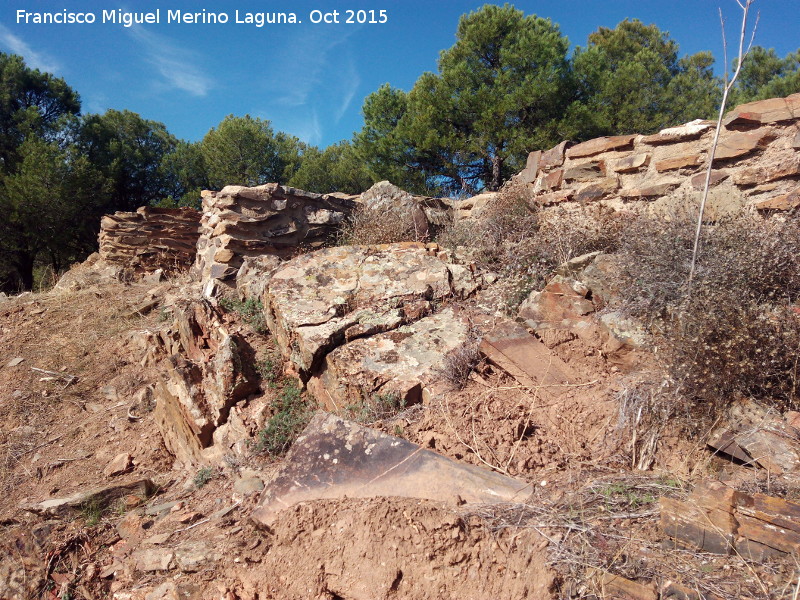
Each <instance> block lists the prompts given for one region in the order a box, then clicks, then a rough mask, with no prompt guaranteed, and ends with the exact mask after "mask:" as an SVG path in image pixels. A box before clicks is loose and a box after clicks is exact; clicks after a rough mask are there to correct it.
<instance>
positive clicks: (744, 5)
mask: <svg viewBox="0 0 800 600" xmlns="http://www.w3.org/2000/svg"><path fill="white" fill-rule="evenodd" d="M753 2H755V0H744V1H742V0H736V3H737V4H738V5H739V7H740V8H741V9H742V29H741V31H740V33H739V59H738V60H737V62H736V71H735V72H734V73H733V77H731V78H730V80H729V79H728V42H727V40H726V38H725V19H724V18H723V16H722V9H721V8H720V9H719V21H720V26H721V27H722V51H723V60H724V61H725V76H724V77H725V79H724V88H723V91H722V102H720V106H719V115H718V116H717V128H716V131H715V132H714V141H713V142H712V144H711V150H709V153H708V168H707V169H706V180H705V185H704V186H703V197H702V199H701V200H700V210H699V212H698V215H697V230H696V232H695V236H694V248H693V249H692V264H691V266H690V267H689V285H691V283H692V280H693V279H694V271H695V267H696V265H697V254H698V251H699V249H700V234H701V232H702V228H703V213H704V212H705V208H706V201H707V200H708V188H709V187H710V184H711V171H712V168H713V165H714V155H715V154H716V151H717V143H718V142H719V132H720V129H722V117H723V115H724V114H725V105H726V104H727V102H728V94H729V93H730V91H731V89H733V84H734V83H735V82H736V79H737V77H739V73H740V72H741V70H742V63H743V62H744V59H745V58H746V57H747V55H748V54H749V53H750V48H752V46H753V40H754V39H755V37H756V28H757V27H758V18H759V16H760V15H759V13H756V22H755V24H754V25H753V31H752V33H751V35H750V43H749V44H748V45H747V49H746V50H745V48H744V41H745V38H746V37H747V17H748V14H749V12H750V5H751V4H753Z"/></svg>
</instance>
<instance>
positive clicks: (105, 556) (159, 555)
mask: <svg viewBox="0 0 800 600" xmlns="http://www.w3.org/2000/svg"><path fill="white" fill-rule="evenodd" d="M198 294H199V289H197V287H196V286H193V285H192V284H190V283H189V282H187V281H184V280H171V281H166V282H160V283H98V284H96V285H89V286H88V287H85V288H83V289H78V290H73V291H69V292H49V293H43V294H27V295H23V296H20V297H17V298H14V299H11V300H9V301H6V302H4V303H2V304H0V491H1V492H2V494H3V499H4V501H3V502H2V503H0V598H9V599H11V598H14V599H17V598H20V599H22V598H25V599H27V598H30V599H34V598H36V599H39V598H46V599H55V598H58V599H60V600H66V599H67V598H69V599H76V598H85V599H88V600H93V599H101V598H115V599H118V600H129V599H130V600H156V599H159V598H169V599H178V598H181V599H183V598H196V599H215V600H216V599H220V600H235V599H240V600H256V599H259V600H261V599H267V598H275V599H284V598H285V599H295V598H296V599H300V598H314V599H317V598H318V599H326V600H336V599H339V600H345V599H346V600H361V599H363V600H371V599H379V598H409V599H428V598H430V599H434V598H454V599H455V598H459V599H475V600H478V599H484V598H487V599H488V598H504V599H523V598H532V599H539V598H542V599H546V598H612V597H621V596H614V595H613V594H612V595H609V593H608V592H607V590H606V589H605V587H604V584H603V581H604V579H603V576H602V573H604V572H606V573H613V574H616V575H622V576H624V577H627V578H629V579H632V580H634V581H639V582H641V583H642V584H643V585H645V586H652V585H653V582H655V583H660V582H663V581H666V580H673V581H679V582H682V583H683V584H684V585H686V586H687V587H688V588H691V589H695V590H697V591H698V592H703V593H705V594H716V596H717V597H720V598H792V597H794V598H796V597H797V592H796V588H795V587H794V584H795V583H796V578H797V575H796V569H797V566H796V564H795V563H794V559H792V558H787V559H786V560H781V561H777V560H776V561H773V562H771V563H769V564H765V565H755V564H751V563H748V562H745V561H744V560H743V559H741V558H740V557H737V556H713V555H703V554H699V553H695V552H689V551H686V550H681V549H677V548H674V547H671V546H670V545H669V544H665V543H664V542H663V540H662V539H661V538H660V536H659V532H658V505H657V501H658V498H659V497H661V496H672V497H678V498H680V497H684V496H685V495H686V494H687V493H688V490H689V489H690V488H691V486H692V483H693V481H695V480H697V479H699V478H702V477H708V476H713V477H724V478H727V479H731V480H735V481H737V482H738V483H739V484H740V485H742V486H749V487H750V489H761V490H766V489H768V487H769V486H772V487H771V488H769V491H772V492H775V491H776V486H779V485H780V484H779V483H778V482H771V481H770V480H769V479H768V478H767V477H766V476H764V475H763V474H760V473H758V472H756V471H754V470H752V469H745V468H744V467H737V466H735V465H731V464H729V463H724V462H722V461H719V460H718V459H713V458H711V457H710V456H709V454H708V453H707V451H706V450H705V448H704V447H703V445H702V444H701V443H699V442H698V441H697V438H692V437H691V436H690V437H686V436H685V435H684V434H683V432H681V431H680V430H677V429H670V428H669V427H666V428H663V429H662V430H660V436H659V439H658V444H657V445H656V446H653V448H651V449H650V450H649V453H650V456H649V458H648V460H647V461H645V462H647V466H648V470H646V471H641V470H636V469H634V467H635V466H636V464H637V462H639V460H640V459H641V458H642V456H641V454H642V452H643V451H642V440H641V439H638V440H637V439H633V438H632V434H631V431H630V430H629V429H625V428H621V427H620V426H619V423H620V408H621V407H620V398H621V397H622V396H623V395H624V392H625V390H626V389H627V387H628V386H630V380H631V377H632V374H631V373H622V372H620V371H619V370H617V369H616V367H612V366H610V365H609V364H608V363H607V362H606V360H605V359H604V357H602V356H600V355H599V354H598V353H597V352H595V351H593V350H592V349H591V348H588V347H586V346H584V345H583V344H582V343H581V342H580V341H579V340H574V339H570V340H566V341H564V342H562V343H559V344H555V345H553V351H554V352H555V353H556V354H557V355H558V356H559V358H561V359H562V360H564V361H566V362H567V363H568V364H569V365H570V366H571V367H572V368H573V369H575V370H577V371H578V372H579V374H580V376H581V381H583V382H585V383H582V384H580V385H576V386H575V387H574V388H572V389H570V390H569V391H568V392H567V393H566V394H564V395H563V396H561V397H560V398H558V400H556V401H552V400H548V399H544V398H540V397H539V396H538V395H537V394H536V393H535V392H532V391H531V390H528V389H526V388H524V387H522V386H520V385H519V384H518V383H517V382H516V381H515V380H513V379H512V378H510V377H508V376H507V375H505V374H503V373H502V372H500V371H499V370H497V369H496V368H493V367H492V366H491V365H488V364H482V365H479V368H478V369H477V371H476V372H475V374H473V375H472V377H471V379H470V380H469V381H468V383H467V385H466V386H465V387H464V389H462V390H457V389H450V390H447V391H442V393H440V394H437V395H435V397H434V398H432V399H429V400H427V401H426V402H424V403H423V404H422V405H419V406H415V407H410V408H408V409H406V410H405V411H404V412H402V413H400V414H398V415H396V416H394V417H392V418H391V419H387V420H384V421H380V422H377V423H374V424H372V425H373V426H375V427H377V428H380V429H383V430H384V431H386V432H388V433H392V434H394V435H401V436H402V437H405V438H406V439H408V440H410V441H412V442H415V443H418V444H420V445H422V446H423V447H426V448H430V449H432V450H435V451H436V452H439V453H441V454H444V455H446V456H448V457H451V458H453V459H455V460H458V461H463V462H466V463H470V464H474V465H480V466H483V467H487V468H492V469H494V470H496V471H499V472H502V473H505V474H507V475H511V476H514V477H518V478H520V479H523V480H525V481H528V482H531V483H533V484H534V487H535V492H534V495H533V496H532V498H531V499H530V500H529V501H528V502H526V503H525V504H514V505H496V506H486V507H483V506H477V507H476V506H465V505H460V504H459V503H457V502H454V503H450V504H448V503H439V502H433V501H422V500H413V499H401V498H379V499H366V500H365V499H349V500H348V499H343V500H324V501H315V502H306V503H302V504H299V505H296V506H294V507H292V508H290V509H288V510H287V511H285V512H284V513H283V514H282V516H281V518H280V520H279V521H278V522H277V524H276V525H275V527H274V528H273V529H272V530H267V529H264V528H258V527H256V526H255V525H254V523H253V522H252V521H251V520H250V519H249V514H250V512H251V511H252V509H253V508H254V507H255V505H256V503H257V501H258V497H259V494H258V490H259V489H260V486H259V483H260V484H262V485H263V482H265V481H268V480H269V478H270V476H271V474H272V473H273V472H274V471H275V470H276V469H277V468H278V467H279V466H280V462H279V461H276V460H274V459H270V458H268V457H266V456H264V455H261V454H257V453H255V452H251V453H245V454H244V456H243V457H240V458H238V459H236V460H230V461H228V462H226V463H225V464H222V465H220V466H214V467H212V468H207V469H202V470H189V469H186V468H183V467H180V466H179V465H177V464H176V463H175V461H174V458H173V457H172V456H171V455H170V454H169V452H167V450H166V448H165V447H164V444H163V442H162V440H161V435H160V433H159V431H158V428H157V427H156V426H155V422H154V418H153V408H154V407H153V402H152V394H151V393H150V386H152V385H153V384H154V383H156V380H157V378H158V375H157V372H156V371H155V370H154V369H152V368H150V367H147V368H146V367H143V366H142V358H143V357H142V348H141V346H140V343H139V342H138V341H137V340H140V339H141V335H140V334H141V332H143V331H148V330H157V329H159V328H160V327H163V326H164V324H165V323H167V322H169V320H170V319H171V307H172V306H173V304H174V303H175V302H176V301H177V299H179V298H186V297H193V296H196V295H198ZM222 318H223V319H225V320H226V323H227V326H229V327H230V328H231V329H233V330H236V331H239V332H241V334H242V335H243V336H244V337H245V338H246V340H247V342H248V343H249V344H250V345H251V346H252V347H253V348H254V351H255V353H256V354H257V355H264V354H265V353H270V352H274V347H273V346H272V342H271V340H270V339H269V336H268V335H264V334H259V333H256V332H254V331H253V330H252V328H251V327H250V326H249V325H248V324H247V323H245V322H244V321H243V320H242V319H241V318H240V317H239V316H238V315H237V314H236V313H228V314H225V315H223V317H222ZM19 359H22V360H19ZM262 389H263V391H262V392H259V393H257V394H256V395H254V396H252V397H251V398H249V399H248V400H246V401H245V402H243V403H242V406H241V407H240V408H241V411H242V414H245V413H246V412H247V411H248V410H251V411H252V410H254V409H253V408H252V407H257V406H261V407H263V406H268V405H269V403H270V401H271V399H272V398H273V397H274V394H275V391H274V390H272V389H270V387H269V386H267V385H263V386H262ZM248 407H250V408H248ZM254 418H255V417H254ZM251 433H252V434H253V435H254V436H255V433H256V432H255V430H253V431H252V432H251ZM120 454H129V455H130V457H131V464H129V465H128V466H127V467H126V468H125V469H124V471H125V472H124V473H122V474H120V475H109V474H108V472H104V471H107V467H108V465H109V463H111V462H112V460H113V459H114V458H115V457H118V456H119V455H120ZM142 478H148V479H150V480H152V481H153V482H154V483H155V484H156V486H157V488H156V490H155V492H154V493H153V494H152V495H151V496H150V497H148V498H147V499H145V500H141V499H137V498H132V497H126V498H123V499H122V501H121V502H118V503H116V504H114V505H113V507H104V508H102V509H99V508H97V507H92V506H83V507H81V508H80V510H78V511H75V512H74V513H73V514H71V515H68V516H59V517H47V516H41V515H39V514H35V513H34V512H31V511H29V510H25V509H24V508H22V507H24V506H27V505H30V504H34V503H38V502H41V501H43V500H47V499H51V498H62V497H66V496H69V495H71V494H73V493H75V492H79V491H82V490H87V489H94V488H98V487H102V486H106V485H108V484H109V482H114V483H117V482H128V481H135V480H137V479H142ZM779 491H781V492H782V493H784V494H785V495H788V496H789V497H791V496H792V495H793V494H794V493H795V490H794V489H789V488H786V489H782V490H779ZM653 597H654V598H655V597H657V596H653ZM697 597H700V596H697ZM707 597H709V598H711V597H713V596H707Z"/></svg>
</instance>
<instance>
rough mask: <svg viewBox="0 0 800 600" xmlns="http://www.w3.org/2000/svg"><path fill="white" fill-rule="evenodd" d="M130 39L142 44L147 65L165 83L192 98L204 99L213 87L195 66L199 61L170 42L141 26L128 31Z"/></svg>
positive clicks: (208, 79) (208, 78)
mask: <svg viewBox="0 0 800 600" xmlns="http://www.w3.org/2000/svg"><path fill="white" fill-rule="evenodd" d="M128 31H129V32H130V35H131V36H133V38H134V39H135V40H136V41H138V42H140V43H141V44H142V46H143V47H144V49H145V51H146V53H147V61H148V62H149V63H150V64H152V65H153V66H154V67H155V68H156V69H157V70H158V72H159V74H160V75H161V77H162V79H163V83H164V84H166V85H168V86H169V87H174V88H177V89H179V90H183V91H184V92H188V93H189V94H191V95H193V96H205V95H207V94H208V90H209V88H210V87H211V85H212V83H211V78H210V77H208V76H207V75H206V74H205V73H204V72H203V70H202V69H201V68H200V67H199V66H198V65H197V64H196V61H197V57H196V56H195V55H194V54H193V53H192V52H189V51H187V50H184V49H183V48H178V47H176V46H175V45H174V44H172V43H171V42H170V41H169V39H168V38H166V37H164V36H162V35H159V34H156V33H153V32H152V31H147V30H146V29H144V28H143V27H142V26H141V25H137V26H134V27H130V28H128Z"/></svg>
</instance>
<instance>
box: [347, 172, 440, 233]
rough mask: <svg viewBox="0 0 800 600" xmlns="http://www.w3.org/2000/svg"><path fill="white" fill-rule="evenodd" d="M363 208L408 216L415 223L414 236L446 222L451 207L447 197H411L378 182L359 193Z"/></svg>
mask: <svg viewBox="0 0 800 600" xmlns="http://www.w3.org/2000/svg"><path fill="white" fill-rule="evenodd" d="M360 202H361V204H362V206H363V208H364V210H374V211H381V213H383V214H384V215H387V217H388V216H390V215H391V216H393V215H403V216H405V215H407V216H405V218H409V217H410V219H411V220H412V221H413V222H414V224H415V225H416V226H417V230H418V235H417V239H418V240H422V239H426V238H428V237H429V234H431V233H432V231H431V229H432V228H433V227H436V226H442V225H446V224H447V223H448V222H449V214H450V210H451V209H452V206H451V201H450V200H449V199H448V198H431V197H429V196H414V195H413V194H410V193H409V192H406V191H405V190H402V189H400V188H399V187H397V186H396V185H394V184H392V183H390V182H388V181H379V182H378V183H376V184H375V185H373V186H372V187H371V188H369V189H368V190H367V191H366V192H364V193H363V194H361V197H360Z"/></svg>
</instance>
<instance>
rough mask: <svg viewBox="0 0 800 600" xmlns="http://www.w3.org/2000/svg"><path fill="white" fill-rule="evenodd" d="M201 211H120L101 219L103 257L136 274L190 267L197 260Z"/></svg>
mask: <svg viewBox="0 0 800 600" xmlns="http://www.w3.org/2000/svg"><path fill="white" fill-rule="evenodd" d="M199 236H200V213H198V212H197V211H196V210H193V209H191V208H178V209H173V208H153V207H150V206H143V207H142V208H140V209H138V210H137V211H136V212H116V213H114V214H113V215H106V216H104V217H103V219H102V220H101V221H100V236H99V239H100V257H101V258H102V259H103V260H104V261H105V262H106V263H108V264H111V265H119V266H121V267H123V268H124V269H126V270H129V271H133V272H135V273H142V272H145V273H148V272H152V271H155V270H157V269H162V270H163V271H164V272H180V271H185V270H187V269H188V268H189V267H190V266H191V265H192V263H194V260H195V253H196V247H197V240H198V238H199Z"/></svg>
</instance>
